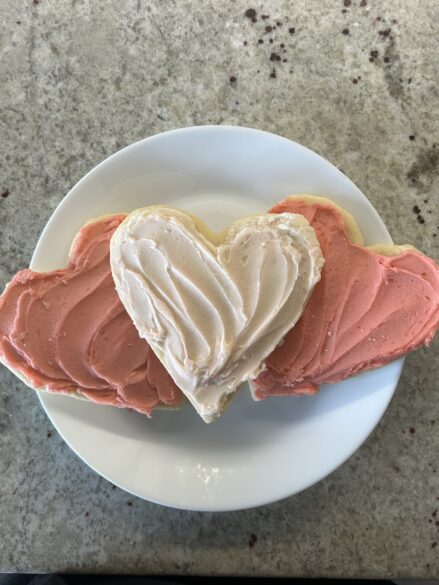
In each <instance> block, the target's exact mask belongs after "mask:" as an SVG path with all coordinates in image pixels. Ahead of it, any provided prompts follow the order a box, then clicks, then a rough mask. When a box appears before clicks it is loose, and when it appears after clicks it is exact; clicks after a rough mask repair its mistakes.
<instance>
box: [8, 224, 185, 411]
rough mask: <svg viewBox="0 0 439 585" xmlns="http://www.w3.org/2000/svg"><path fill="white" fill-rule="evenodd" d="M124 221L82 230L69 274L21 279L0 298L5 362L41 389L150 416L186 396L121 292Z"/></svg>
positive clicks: (27, 274) (16, 278) (24, 274)
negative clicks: (116, 256) (116, 237)
mask: <svg viewBox="0 0 439 585" xmlns="http://www.w3.org/2000/svg"><path fill="white" fill-rule="evenodd" d="M124 218H125V216H124V215H117V216H112V217H110V218H105V219H102V220H99V221H97V222H94V223H90V224H88V225H86V226H85V227H83V228H82V229H81V230H80V232H79V234H78V235H77V237H76V238H75V241H74V244H73V247H72V250H71V253H70V257H69V264H68V266H67V268H65V269H63V270H54V271H53V272H46V273H40V272H34V271H32V270H22V271H21V272H19V273H18V274H16V275H15V276H14V278H13V279H12V280H11V282H10V283H9V284H8V285H7V287H6V290H5V291H4V293H3V295H2V296H1V297H0V356H1V358H2V360H3V361H4V362H5V363H6V364H7V365H9V366H10V367H12V368H14V369H16V370H18V371H19V372H21V373H22V374H23V375H24V376H25V377H26V378H27V379H28V380H29V381H30V383H31V384H32V386H34V387H41V386H46V388H47V389H48V390H49V391H51V392H57V393H65V394H68V393H71V392H72V391H78V392H79V393H80V394H82V395H84V396H85V397H87V398H89V399H90V400H92V401H93V402H98V403H100V404H110V405H114V406H118V407H121V408H132V409H134V410H137V411H139V412H142V413H145V414H147V415H150V414H151V412H152V409H153V408H154V407H155V406H157V405H160V404H167V405H177V404H179V402H180V400H181V397H182V394H181V392H180V390H179V389H178V388H177V386H176V385H175V384H174V382H173V381H172V379H171V377H170V376H169V375H168V373H167V372H166V370H165V369H164V367H163V366H162V365H161V363H160V361H159V360H158V359H157V357H156V356H155V354H154V352H153V351H152V350H151V348H150V347H149V346H148V344H147V343H146V342H145V341H144V340H143V339H141V338H140V337H139V335H138V333H137V331H136V329H135V327H134V325H133V324H132V322H131V319H130V318H129V316H128V314H127V313H126V311H125V309H124V308H123V306H122V304H121V302H120V300H119V297H118V296H117V294H116V291H115V287H114V282H113V278H112V276H111V270H110V258H109V254H110V239H111V236H112V234H113V232H114V230H115V229H116V228H117V227H118V225H119V224H120V223H121V222H122V221H123V219H124Z"/></svg>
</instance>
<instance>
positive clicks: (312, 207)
mask: <svg viewBox="0 0 439 585" xmlns="http://www.w3.org/2000/svg"><path fill="white" fill-rule="evenodd" d="M284 211H287V212H291V213H300V214H302V215H304V216H305V217H306V218H307V219H308V221H309V222H310V223H311V225H312V226H313V228H314V229H315V231H316V234H317V237H318V238H319V241H320V245H321V248H322V251H323V254H324V256H325V261H326V263H325V266H324V268H323V272H322V278H321V280H320V282H319V283H318V284H317V286H316V287H315V289H314V291H313V293H312V295H311V298H310V300H309V302H308V304H307V306H306V308H305V311H304V313H303V315H302V317H301V319H300V320H299V321H298V323H297V324H296V326H295V327H294V328H293V329H292V330H291V331H290V332H289V334H288V335H287V337H286V338H285V340H284V342H283V343H282V344H281V345H280V346H279V347H277V348H276V349H275V351H274V352H273V353H272V354H271V355H270V357H269V358H268V360H267V363H266V365H267V368H266V370H264V371H263V372H262V374H260V376H259V377H258V378H257V379H256V380H255V394H256V397H257V398H259V399H263V398H268V397H269V396H279V395H289V394H292V395H293V394H314V393H316V392H317V391H318V388H319V385H320V384H324V383H332V382H338V381H340V380H343V379H344V378H347V377H348V376H352V375H353V374H356V373H358V372H361V371H363V370H369V369H371V368H377V367H379V366H382V365H384V364H386V363H388V362H390V361H391V360H394V359H395V358H398V357H400V356H402V355H403V354H405V353H407V352H408V351H411V350H413V349H415V348H417V347H419V346H420V345H423V344H425V345H428V343H429V342H430V341H431V340H432V338H433V336H434V334H435V333H436V330H437V328H438V326H439V268H438V266H437V264H436V263H435V262H434V261H433V260H431V259H430V258H427V257H426V256H424V255H423V254H421V253H419V252H416V251H412V250H410V251H404V252H403V253H401V254H398V255H397V256H383V255H380V254H377V253H375V252H373V251H371V250H369V249H367V248H365V247H362V246H358V245H355V244H352V242H351V241H350V239H349V237H348V235H347V232H346V228H345V224H344V220H343V216H342V215H341V213H340V212H339V211H337V210H336V209H335V208H334V207H333V206H331V205H325V204H321V203H313V204H311V203H307V202H306V201H304V200H301V199H300V198H298V199H286V200H285V201H283V202H281V203H279V204H278V205H276V206H275V207H273V209H271V212H273V213H281V212H284Z"/></svg>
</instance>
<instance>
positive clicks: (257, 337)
mask: <svg viewBox="0 0 439 585" xmlns="http://www.w3.org/2000/svg"><path fill="white" fill-rule="evenodd" d="M200 229H201V231H200ZM323 263H324V260H323V256H322V253H321V250H320V246H319V243H318V240H317V238H316V236H315V234H314V230H313V229H312V228H311V227H310V225H309V223H308V222H307V220H306V219H305V218H304V217H303V216H301V215H294V214H291V213H282V214H273V215H269V214H266V215H259V216H251V217H248V218H246V219H243V220H241V221H238V222H236V223H234V224H232V225H231V226H230V228H229V229H228V230H227V231H226V232H223V233H222V234H212V233H210V232H209V230H208V229H207V228H206V226H204V225H203V224H201V222H199V220H196V219H195V218H193V217H192V216H190V215H189V214H186V213H184V212H182V211H177V210H174V209H171V208H167V207H162V206H155V207H147V208H144V209H139V210H136V211H134V212H133V213H131V214H130V215H129V216H128V217H127V219H126V220H125V221H124V222H123V223H122V224H121V225H120V226H119V228H118V229H117V230H116V231H115V233H114V235H113V237H112V240H111V270H112V273H113V277H114V281H115V283H116V289H117V292H118V293H119V296H120V299H121V301H122V303H123V304H124V306H125V308H126V310H127V311H128V313H129V315H130V316H131V318H132V320H133V322H134V324H135V326H136V327H137V329H138V331H139V334H140V336H141V337H143V338H144V339H146V340H147V341H148V343H149V344H150V345H151V347H152V348H153V350H154V351H155V352H156V354H157V355H158V357H159V358H160V360H161V361H162V362H163V364H164V365H165V367H166V369H167V370H168V372H169V373H170V375H171V376H172V378H173V379H174V380H175V382H176V384H177V385H178V386H179V387H180V388H181V390H182V391H183V392H184V394H185V395H186V396H187V398H188V399H189V400H190V401H191V403H192V404H193V406H194V407H195V408H196V410H197V412H198V413H199V415H200V416H201V417H202V418H203V419H204V420H205V421H206V422H210V421H212V420H214V419H215V418H217V417H218V416H219V415H220V414H221V411H222V410H223V408H224V406H225V402H226V398H227V396H228V395H229V394H231V393H233V392H235V390H236V389H237V388H238V386H240V385H241V384H242V383H243V382H244V381H246V380H251V379H253V378H255V377H256V376H257V375H258V373H259V372H260V371H261V370H262V369H263V362H264V360H265V358H266V357H267V356H268V355H269V354H270V353H271V352H272V351H273V349H274V348H275V347H276V346H277V345H278V344H279V343H280V342H281V341H282V339H283V337H284V336H285V334H286V333H287V332H288V331H289V330H290V329H291V327H292V326H293V325H294V324H295V323H296V321H297V320H298V319H299V317H300V315H301V314H302V311H303V309H304V306H305V303H306V301H307V299H308V297H309V295H310V293H311V291H312V290H313V288H314V286H315V284H316V283H317V282H318V280H319V279H320V271H321V268H322V266H323Z"/></svg>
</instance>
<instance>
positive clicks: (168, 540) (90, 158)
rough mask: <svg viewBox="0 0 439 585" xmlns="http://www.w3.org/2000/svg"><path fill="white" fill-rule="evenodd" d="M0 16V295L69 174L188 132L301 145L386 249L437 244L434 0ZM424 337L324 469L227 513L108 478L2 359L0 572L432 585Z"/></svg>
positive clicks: (429, 397)
mask: <svg viewBox="0 0 439 585" xmlns="http://www.w3.org/2000/svg"><path fill="white" fill-rule="evenodd" d="M252 9H253V10H252ZM0 13H1V15H2V18H1V24H0V27H1V28H0V54H1V60H0V78H1V80H2V82H1V91H0V127H1V134H0V159H1V165H0V195H1V197H0V226H1V228H0V287H1V288H3V286H4V284H5V283H6V282H7V281H8V280H9V279H10V277H11V276H12V275H13V274H14V273H15V272H16V271H17V270H18V269H20V268H23V267H25V266H27V265H28V263H29V260H30V257H31V253H32V250H33V248H34V246H35V243H36V241H37V238H38V236H39V234H40V232H41V230H42V229H43V227H44V225H45V223H46V221H47V219H48V218H49V216H50V214H51V213H52V211H53V210H54V209H55V207H56V205H57V204H58V203H59V202H60V201H61V199H62V197H63V196H64V194H65V193H66V192H67V191H68V190H69V189H70V187H72V186H73V185H74V184H75V183H76V182H77V181H78V179H80V178H81V177H82V176H83V175H84V174H85V173H86V171H88V170H89V169H91V168H92V167H93V166H94V165H95V164H96V163H98V162H99V161H101V160H103V159H104V158H105V157H106V156H108V155H109V154H111V153H113V152H114V151H115V150H117V149H119V148H121V147H122V146H124V145H127V144H130V143H131V142H134V141H135V140H138V139H140V138H143V137H145V136H149V135H151V134H154V133H157V132H161V131H163V130H167V129H170V128H175V127H183V126H190V125H198V124H239V125H243V126H251V127H257V128H262V129H265V130H269V131H271V132H275V133H278V134H282V135H284V136H287V137H289V138H292V139H294V140H296V141H297V142H300V143H302V144H304V145H306V146H308V147H310V148H311V149H313V150H315V151H316V152H318V153H320V154H321V155H323V156H324V157H326V158H328V159H329V160H330V161H331V162H333V163H334V164H335V165H337V166H338V167H339V168H341V169H342V170H343V171H344V172H345V173H346V175H348V176H349V177H350V178H351V179H352V180H353V181H354V182H355V183H356V184H357V185H358V186H359V187H360V189H361V190H362V191H363V192H364V193H365V194H366V195H367V196H368V197H369V199H370V200H371V201H372V203H373V205H374V206H375V207H376V209H377V210H378V211H379V213H380V214H381V216H382V218H383V219H384V221H385V222H386V224H387V226H388V228H389V230H390V232H391V234H392V236H393V238H394V239H395V240H396V241H398V242H402V243H403V242H412V243H413V244H414V245H415V246H417V247H418V248H420V249H421V250H423V251H425V252H426V253H428V254H429V255H431V256H433V257H436V258H437V257H438V256H439V254H438V252H439V245H438V243H439V195H438V192H439V172H438V168H439V115H438V108H437V104H438V85H437V74H438V71H439V58H438V53H437V51H436V50H435V47H434V45H435V40H436V39H437V37H438V35H439V6H438V3H437V0H423V2H420V3H414V2H412V1H411V0H400V1H399V2H392V1H391V0H383V1H381V2H376V1H374V0H344V1H343V0H337V1H334V2H333V1H330V0H299V1H296V2H288V1H287V0H283V1H281V0H273V1H270V2H268V0H266V1H265V2H261V1H260V0H258V1H257V2H255V3H251V2H247V1H246V2H244V1H243V0H237V1H236V0H223V1H221V2H216V1H214V0H208V1H207V0H206V1H205V2H190V3H189V2H185V1H183V0H172V1H171V0H170V1H168V2H161V1H160V0H148V1H146V0H126V1H125V2H120V1H119V0H108V1H106V2H94V1H93V0H56V1H55V0H33V1H32V0H15V1H14V2H10V1H9V0H0ZM438 347H439V343H438V340H436V341H435V342H434V343H433V344H432V347H430V349H429V350H421V351H418V352H416V353H415V354H414V355H411V356H409V357H408V359H407V361H406V365H405V367H404V372H403V375H402V378H401V381H400V383H399V387H398V390H397V392H396V395H395V398H394V399H393V401H392V403H391V405H390V407H389V409H388V411H387V412H386V414H385V416H384V418H383V419H382V421H381V423H380V424H379V426H378V428H377V429H376V430H375V431H374V432H373V433H372V435H371V436H370V438H369V439H368V440H367V442H366V443H365V444H364V445H363V446H362V447H361V449H360V450H359V451H358V452H357V453H356V454H355V456H353V457H352V458H351V459H350V460H349V461H348V462H347V463H346V464H345V465H343V466H342V467H341V468H340V469H338V471H336V472H335V473H333V474H332V475H331V476H330V477H328V478H327V479H326V480H324V481H322V482H320V483H319V484H317V485H315V486H314V487H312V488H310V489H308V490H307V491H305V492H303V493H301V494H299V495H297V496H295V497H291V498H289V499H287V500H285V501H282V502H279V503H277V504H274V505H270V506H266V507H263V508H258V509H254V510H248V511H243V512H233V513H224V514H201V513H192V512H184V511H178V510H172V509H166V508H163V507H160V506H156V505H153V504H149V503H147V502H144V501H142V500H140V499H136V498H134V497H131V496H129V495H128V494H127V493H124V492H123V491H121V490H119V489H116V488H114V486H112V485H111V484H110V483H108V482H107V481H106V480H104V479H102V478H100V477H99V476H98V475H96V474H95V473H94V472H93V471H91V470H90V469H89V468H88V467H87V466H86V465H85V464H83V463H81V461H80V460H79V459H78V458H77V457H76V456H75V455H74V453H72V452H71V451H70V449H69V448H68V447H67V446H66V445H65V444H64V443H63V442H62V440H61V439H60V438H59V436H58V435H57V433H56V432H55V431H54V429H53V428H51V425H50V423H49V421H48V419H47V417H46V416H45V414H44V412H43V410H42V408H41V406H40V404H39V402H38V399H37V397H36V396H35V394H33V393H32V392H31V391H29V390H25V388H24V386H23V384H21V383H20V382H19V381H18V380H17V379H16V378H14V377H13V376H12V375H11V374H10V373H8V372H7V371H6V370H5V368H1V369H0V543H1V546H0V571H20V572H21V571H32V572H38V571H90V572H91V571H93V572H113V573H114V572H119V573H120V572H124V573H125V572H126V573H128V572H131V573H155V574H159V573H205V574H246V575H289V576H306V577H311V576H325V577H335V576H340V577H341V576H343V577H350V576H361V577H412V578H414V577H419V578H421V577H422V578H435V577H439V546H437V543H438V542H439V525H438V521H439V516H437V515H436V510H437V509H438V508H439V469H437V466H438V467H439V461H438V453H439V432H438V430H439V400H438V394H437V392H438V380H439V361H438V359H437V356H438V354H437V349H438Z"/></svg>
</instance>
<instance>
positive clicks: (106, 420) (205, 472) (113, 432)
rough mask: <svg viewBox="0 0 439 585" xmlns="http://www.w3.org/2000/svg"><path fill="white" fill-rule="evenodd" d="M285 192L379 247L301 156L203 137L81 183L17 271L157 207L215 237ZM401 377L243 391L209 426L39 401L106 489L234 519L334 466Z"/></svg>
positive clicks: (268, 139) (321, 172)
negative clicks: (92, 222)
mask: <svg viewBox="0 0 439 585" xmlns="http://www.w3.org/2000/svg"><path fill="white" fill-rule="evenodd" d="M292 193H309V194H315V195H326V196H328V197H331V198H332V199H333V200H334V201H335V202H337V203H338V204H340V205H341V206H342V207H344V208H345V209H347V210H348V211H350V212H351V213H352V214H353V216H354V217H355V218H356V219H357V221H358V224H359V226H360V228H361V230H362V232H363V234H364V236H365V239H366V242H367V243H369V244H370V243H374V242H391V239H390V236H389V233H388V232H387V230H386V228H385V226H384V224H383V222H382V221H381V219H380V218H379V216H378V214H377V213H376V211H375V210H374V209H373V207H372V205H371V204H370V203H369V202H368V201H367V199H366V198H365V197H364V195H363V194H362V193H361V192H360V191H359V190H358V189H357V187H355V185H354V184H353V183H352V182H351V181H350V180H349V179H348V178H347V177H345V175H343V173H341V172H340V171H339V170H337V169H336V168H335V167H334V166H332V165H331V164H330V163H329V162H327V161H326V160H324V159H322V158H321V157H319V156H318V155H316V154H315V153H313V152H311V151H310V150H308V149H306V148H304V147H303V146H300V145H299V144H296V143H294V142H291V141H289V140H287V139H285V138H281V137H279V136H275V135H273V134H268V133H266V132H261V131H258V130H251V129H247V128H238V127H225V126H206V127H195V128H186V129H182V130H175V131H172V132H166V133H165V134H160V135H157V136H153V137H151V138H147V139H145V140H142V141H140V142H137V143H136V144H133V145H132V146H129V147H127V148H125V149H123V150H122V151H120V152H118V153H116V154H114V155H113V156H111V157H109V158H108V159H107V160H105V161H104V162H103V163H101V164H100V165H98V166H97V167H96V168H95V169H93V170H92V171H91V172H90V173H88V174H87V175H86V176H85V177H84V178H83V179H82V180H81V181H79V183H78V184H77V185H76V186H75V187H74V188H73V189H72V190H71V191H70V193H69V194H68V195H67V196H66V197H65V198H64V200H63V201H62V203H61V204H60V205H59V206H58V208H57V209H56V211H55V213H54V214H53V216H52V217H51V219H50V221H49V222H48V224H47V226H46V228H45V230H44V232H43V234H42V235H41V238H40V241H39V242H38V245H37V248H36V250H35V253H34V256H33V258H32V264H31V267H32V268H33V269H34V270H49V269H54V268H59V267H62V266H64V265H65V263H66V261H67V254H68V250H69V247H70V244H71V241H72V239H73V236H74V235H75V233H76V232H77V230H78V229H79V228H80V227H81V226H82V225H83V224H84V223H85V222H86V221H87V220H88V219H90V218H92V217H97V216H100V215H103V214H105V213H111V212H121V211H130V210H132V209H135V208H137V207H143V206H145V205H152V204H156V203H166V204H169V205H172V206H174V207H179V208H184V209H187V210H188V211H191V212H193V213H195V214H197V215H199V216H200V217H201V218H202V219H204V220H205V221H206V222H207V223H208V224H209V225H210V226H211V227H212V228H213V229H221V228H224V227H225V226H227V225H228V224H229V223H230V222H231V221H233V220H235V219H237V218H239V217H241V216H243V215H247V214H251V213H255V212H261V211H265V210H267V209H268V208H269V207H271V206H272V205H273V204H274V203H276V202H277V201H279V200H280V199H282V198H283V197H285V196H286V195H289V194H292ZM401 369H402V360H400V361H398V362H394V363H393V364H390V365H389V366H387V367H385V368H381V369H379V370H376V371H374V372H370V373H367V374H362V375H360V376H356V377H355V378H352V379H350V380H347V381H345V382H343V383H340V384H335V385H333V386H330V387H329V386H328V387H325V388H322V391H321V393H320V394H318V395H317V396H315V397H301V398H273V399H270V400H267V401H265V402H260V403H255V402H253V401H252V399H251V397H250V393H249V391H248V390H247V389H243V390H242V391H241V392H240V393H239V396H238V397H237V398H236V399H235V400H234V402H233V404H232V406H231V407H230V408H229V409H228V410H227V412H226V413H225V414H224V416H223V417H222V418H221V419H220V420H219V421H217V422H215V423H213V424H210V425H206V424H205V423H203V422H202V421H201V419H200V418H199V417H198V416H197V415H196V414H195V412H194V411H193V410H192V409H191V408H190V407H186V408H185V409H183V410H182V411H179V412H157V413H155V414H154V417H153V419H152V420H148V419H147V418H146V417H144V416H142V415H139V414H137V413H134V412H128V411H123V410H118V409H116V408H111V407H103V406H97V405H94V404H91V403H87V402H82V401H79V400H73V399H71V398H66V397H62V396H53V395H48V394H42V395H40V400H41V402H42V404H43V407H44V408H45V410H46V412H47V414H48V416H49V417H50V419H51V421H52V422H53V424H54V426H55V427H56V429H57V430H58V432H59V433H60V434H61V436H62V437H63V438H64V440H65V441H66V442H67V443H68V445H70V447H71V448H72V449H73V450H74V451H75V453H77V454H78V455H79V457H80V458H81V459H82V460H83V461H85V462H86V463H87V464H88V465H89V466H90V467H92V468H93V469H94V470H95V471H97V472H98V473H100V474H101V475H102V476H104V477H106V478H107V479H109V480H110V481H111V482H113V483H114V484H116V485H118V486H119V487H121V488H123V489H125V490H127V491H128V492H131V493H133V494H135V495H137V496H140V497H142V498H145V499H147V500H151V501H153V502H158V503H161V504H165V505H168V506H174V507H176V508H185V509H192V510H209V511H220V510H234V509H241V508H248V507H252V506H258V505H261V504H267V503H269V502H273V501H275V500H279V499H281V498H285V497H286V496H289V495H292V494H295V493H297V492H299V491H300V490H303V489H305V488H307V487H309V486H310V485H311V484H313V483H315V482H316V481H319V480H320V479H322V478H324V477H325V476H326V475H328V474H329V473H331V472H332V471H333V470H334V469H336V468H337V467H338V466H339V465H340V464H342V463H343V462H344V461H346V459H347V458H348V457H349V456H350V455H352V453H354V451H355V450H356V449H358V447H359V446H360V445H361V444H362V443H363V441H364V440H365V439H366V437H367V436H368V435H369V433H370V432H371V431H372V430H373V428H374V427H375V425H376V424H377V423H378V421H379V420H380V418H381V416H382V415H383V413H384V411H385V409H386V407H387V405H388V403H389V401H390V399H391V397H392V395H393V392H394V390H395V387H396V384H397V381H398V378H399V375H400V372H401Z"/></svg>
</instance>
